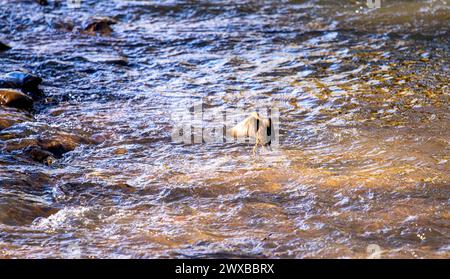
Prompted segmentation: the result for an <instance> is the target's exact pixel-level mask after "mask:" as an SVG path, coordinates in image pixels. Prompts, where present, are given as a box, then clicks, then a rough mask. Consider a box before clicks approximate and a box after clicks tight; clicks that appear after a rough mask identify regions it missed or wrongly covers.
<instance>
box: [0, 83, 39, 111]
mask: <svg viewBox="0 0 450 279" xmlns="http://www.w3.org/2000/svg"><path fill="white" fill-rule="evenodd" d="M0 105H2V106H7V107H14V108H19V109H25V110H31V109H32V108H33V100H32V99H31V98H30V97H28V96H27V95H25V94H23V93H22V92H20V91H17V90H14V89H5V88H0Z"/></svg>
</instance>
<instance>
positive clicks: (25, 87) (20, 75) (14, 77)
mask: <svg viewBox="0 0 450 279" xmlns="http://www.w3.org/2000/svg"><path fill="white" fill-rule="evenodd" d="M41 83H42V79H41V78H40V77H38V76H35V75H32V74H29V73H24V72H19V71H16V72H9V73H7V74H5V75H3V76H1V77H0V88H12V89H20V90H22V91H23V92H25V93H28V94H29V95H30V96H31V97H32V98H33V99H36V98H39V97H41V96H42V95H43V93H42V91H41V90H40V89H39V85H40V84H41Z"/></svg>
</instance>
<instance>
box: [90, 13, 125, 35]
mask: <svg viewBox="0 0 450 279" xmlns="http://www.w3.org/2000/svg"><path fill="white" fill-rule="evenodd" d="M116 23H117V20H115V19H113V18H109V17H93V18H90V19H89V20H88V21H87V22H86V23H85V24H84V28H83V29H84V31H85V32H87V33H90V34H97V33H99V34H102V35H109V34H111V33H112V31H113V30H112V28H111V25H112V24H116Z"/></svg>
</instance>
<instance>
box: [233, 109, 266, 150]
mask: <svg viewBox="0 0 450 279" xmlns="http://www.w3.org/2000/svg"><path fill="white" fill-rule="evenodd" d="M272 135H273V133H272V119H270V118H263V117H261V116H260V115H259V114H258V113H257V112H252V113H251V114H250V116H249V117H247V118H246V119H244V120H243V121H242V122H240V123H238V124H237V125H236V126H234V127H233V128H232V129H231V136H232V137H234V138H254V139H255V140H256V142H255V146H254V147H253V155H255V153H256V149H257V148H258V145H261V146H266V147H269V148H270V144H271V143H272V138H273V136H272Z"/></svg>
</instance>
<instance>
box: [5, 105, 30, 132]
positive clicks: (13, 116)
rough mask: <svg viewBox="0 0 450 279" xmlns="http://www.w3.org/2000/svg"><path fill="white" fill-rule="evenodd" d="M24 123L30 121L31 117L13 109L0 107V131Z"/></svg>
mask: <svg viewBox="0 0 450 279" xmlns="http://www.w3.org/2000/svg"><path fill="white" fill-rule="evenodd" d="M25 121H31V116H29V115H28V114H27V113H24V112H23V111H21V110H18V109H15V108H9V107H4V106H0V130H3V129H6V128H9V127H11V126H13V125H15V124H17V123H21V122H25Z"/></svg>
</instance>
